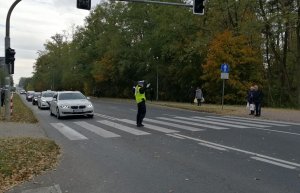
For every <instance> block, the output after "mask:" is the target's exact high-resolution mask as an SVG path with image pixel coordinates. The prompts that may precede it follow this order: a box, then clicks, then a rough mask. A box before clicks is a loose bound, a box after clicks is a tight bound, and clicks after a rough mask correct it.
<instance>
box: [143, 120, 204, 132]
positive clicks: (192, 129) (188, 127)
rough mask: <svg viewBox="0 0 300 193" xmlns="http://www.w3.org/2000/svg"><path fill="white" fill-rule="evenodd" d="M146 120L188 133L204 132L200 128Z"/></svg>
mask: <svg viewBox="0 0 300 193" xmlns="http://www.w3.org/2000/svg"><path fill="white" fill-rule="evenodd" d="M144 120H145V121H147V122H152V123H157V124H161V125H167V126H171V127H175V128H178V129H184V130H188V131H204V129H198V128H195V127H190V126H186V125H179V124H176V123H170V122H165V121H159V120H155V119H148V118H145V119H144Z"/></svg>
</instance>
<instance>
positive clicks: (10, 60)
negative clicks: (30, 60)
mask: <svg viewBox="0 0 300 193" xmlns="http://www.w3.org/2000/svg"><path fill="white" fill-rule="evenodd" d="M15 54H16V52H15V50H14V49H11V48H7V49H6V50H5V63H6V66H7V69H8V73H9V74H14V69H15Z"/></svg>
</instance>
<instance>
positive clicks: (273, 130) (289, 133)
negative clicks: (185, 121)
mask: <svg viewBox="0 0 300 193" xmlns="http://www.w3.org/2000/svg"><path fill="white" fill-rule="evenodd" d="M200 118H201V117H200ZM258 126H259V125H257V126H256V127H258ZM265 127H269V126H265ZM251 129H256V130H262V131H270V132H276V133H284V134H288V135H298V136H300V133H293V132H288V131H280V130H275V129H264V128H255V127H251Z"/></svg>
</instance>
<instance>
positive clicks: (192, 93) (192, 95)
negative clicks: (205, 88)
mask: <svg viewBox="0 0 300 193" xmlns="http://www.w3.org/2000/svg"><path fill="white" fill-rule="evenodd" d="M188 99H189V102H190V103H191V104H194V100H195V89H194V88H193V86H191V87H190V89H189V90H188Z"/></svg>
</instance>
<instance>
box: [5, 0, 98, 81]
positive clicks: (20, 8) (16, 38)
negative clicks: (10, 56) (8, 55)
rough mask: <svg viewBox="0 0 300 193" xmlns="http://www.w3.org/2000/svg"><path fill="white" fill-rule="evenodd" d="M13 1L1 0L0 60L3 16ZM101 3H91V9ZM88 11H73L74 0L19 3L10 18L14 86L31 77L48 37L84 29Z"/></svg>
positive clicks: (28, 0)
mask: <svg viewBox="0 0 300 193" xmlns="http://www.w3.org/2000/svg"><path fill="white" fill-rule="evenodd" d="M14 2H15V0H1V1H0V57H4V56H5V48H4V42H5V34H6V16H7V13H8V10H9V8H10V6H11V5H12V4H13V3H14ZM98 3H100V0H92V7H94V6H95V5H96V4H98ZM88 15H89V11H88V10H82V9H77V8H76V0H22V1H21V2H19V3H18V4H17V6H16V7H15V8H14V10H13V12H12V14H11V17H10V47H11V48H13V49H15V51H16V55H15V59H16V60H15V73H14V75H13V79H14V83H15V84H18V83H19V79H20V78H21V77H31V76H32V72H33V65H34V63H35V61H36V59H37V57H38V54H37V52H38V51H39V50H44V44H45V43H46V41H47V40H50V39H51V36H53V35H55V34H57V33H58V34H62V33H63V31H67V32H70V31H71V27H72V26H74V25H75V26H83V25H84V19H85V18H86V17H87V16H88Z"/></svg>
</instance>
